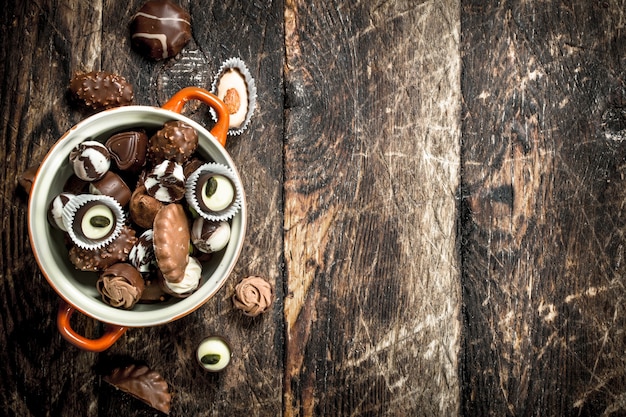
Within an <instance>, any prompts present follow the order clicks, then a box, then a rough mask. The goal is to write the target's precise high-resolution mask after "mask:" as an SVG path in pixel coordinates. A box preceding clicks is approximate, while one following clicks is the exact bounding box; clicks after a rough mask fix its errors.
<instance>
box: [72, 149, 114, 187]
mask: <svg viewBox="0 0 626 417" xmlns="http://www.w3.org/2000/svg"><path fill="white" fill-rule="evenodd" d="M70 164H71V165H72V168H73V169H74V173H75V174H76V176H77V177H78V178H80V179H81V180H83V181H95V180H98V179H100V178H102V177H103V176H104V174H106V172H107V171H108V170H109V168H110V167H111V155H110V154H109V150H108V149H107V148H106V146H104V145H103V144H101V143H100V142H97V141H95V140H87V141H84V142H82V143H80V144H79V145H78V146H76V147H75V148H74V149H72V151H71V152H70Z"/></svg>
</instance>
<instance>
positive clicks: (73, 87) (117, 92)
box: [70, 71, 134, 110]
mask: <svg viewBox="0 0 626 417" xmlns="http://www.w3.org/2000/svg"><path fill="white" fill-rule="evenodd" d="M70 91H71V92H72V94H73V95H74V98H75V99H76V100H77V101H78V102H79V103H81V104H82V105H83V106H85V107H87V108H91V109H93V110H102V109H109V108H113V107H119V106H126V105H129V104H131V103H132V102H133V97H134V94H133V87H132V85H130V84H129V83H128V82H127V81H126V79H125V78H124V77H122V76H120V75H118V74H113V73H110V72H105V71H92V72H88V73H82V74H76V75H75V76H74V77H73V78H72V80H71V81H70Z"/></svg>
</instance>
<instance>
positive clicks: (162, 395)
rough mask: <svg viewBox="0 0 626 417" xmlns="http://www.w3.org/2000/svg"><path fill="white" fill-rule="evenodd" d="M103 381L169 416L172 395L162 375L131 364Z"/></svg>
mask: <svg viewBox="0 0 626 417" xmlns="http://www.w3.org/2000/svg"><path fill="white" fill-rule="evenodd" d="M103 379H104V381H105V382H108V383H109V384H111V385H113V386H114V387H116V388H118V389H120V390H122V391H124V392H126V393H128V394H130V395H132V396H133V397H135V398H137V399H139V400H141V401H143V402H144V403H146V404H148V405H149V406H151V407H152V408H154V409H156V410H159V411H161V412H162V413H165V414H169V412H170V408H171V402H172V394H171V393H170V390H169V386H168V384H167V381H165V379H164V378H163V376H161V374H159V373H158V372H156V371H154V370H152V369H150V368H149V367H148V366H146V365H137V364H131V365H128V366H125V367H123V368H116V369H114V370H113V372H111V374H110V375H106V376H105V377H104V378H103Z"/></svg>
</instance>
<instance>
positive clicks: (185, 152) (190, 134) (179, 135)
mask: <svg viewBox="0 0 626 417" xmlns="http://www.w3.org/2000/svg"><path fill="white" fill-rule="evenodd" d="M197 147H198V132H196V129H194V128H193V127H192V126H190V125H189V124H187V123H185V122H183V121H180V120H173V121H171V122H167V123H165V124H164V125H163V128H162V129H161V130H159V131H158V132H157V133H155V134H154V135H153V136H152V137H151V138H150V144H149V147H148V152H149V155H150V158H151V160H152V161H153V162H154V163H156V164H158V163H160V162H162V161H164V160H166V159H167V160H170V161H174V162H177V163H179V164H183V163H185V162H186V161H187V159H189V157H190V156H191V155H192V154H193V153H194V152H195V150H196V148H197Z"/></svg>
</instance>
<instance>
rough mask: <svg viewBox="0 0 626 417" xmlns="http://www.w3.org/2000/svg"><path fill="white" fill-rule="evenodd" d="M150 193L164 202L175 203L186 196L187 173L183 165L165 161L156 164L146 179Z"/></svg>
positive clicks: (145, 182)
mask: <svg viewBox="0 0 626 417" xmlns="http://www.w3.org/2000/svg"><path fill="white" fill-rule="evenodd" d="M144 186H145V187H146V192H147V193H148V195H151V196H152V197H154V198H156V199H157V200H159V201H161V202H163V203H173V202H175V201H178V200H181V199H182V198H183V197H184V196H185V174H184V172H183V167H182V165H180V164H178V163H176V162H173V161H163V162H161V163H160V164H159V165H157V166H155V167H154V168H153V169H152V170H151V171H150V173H148V175H147V176H146V180H145V181H144Z"/></svg>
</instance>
